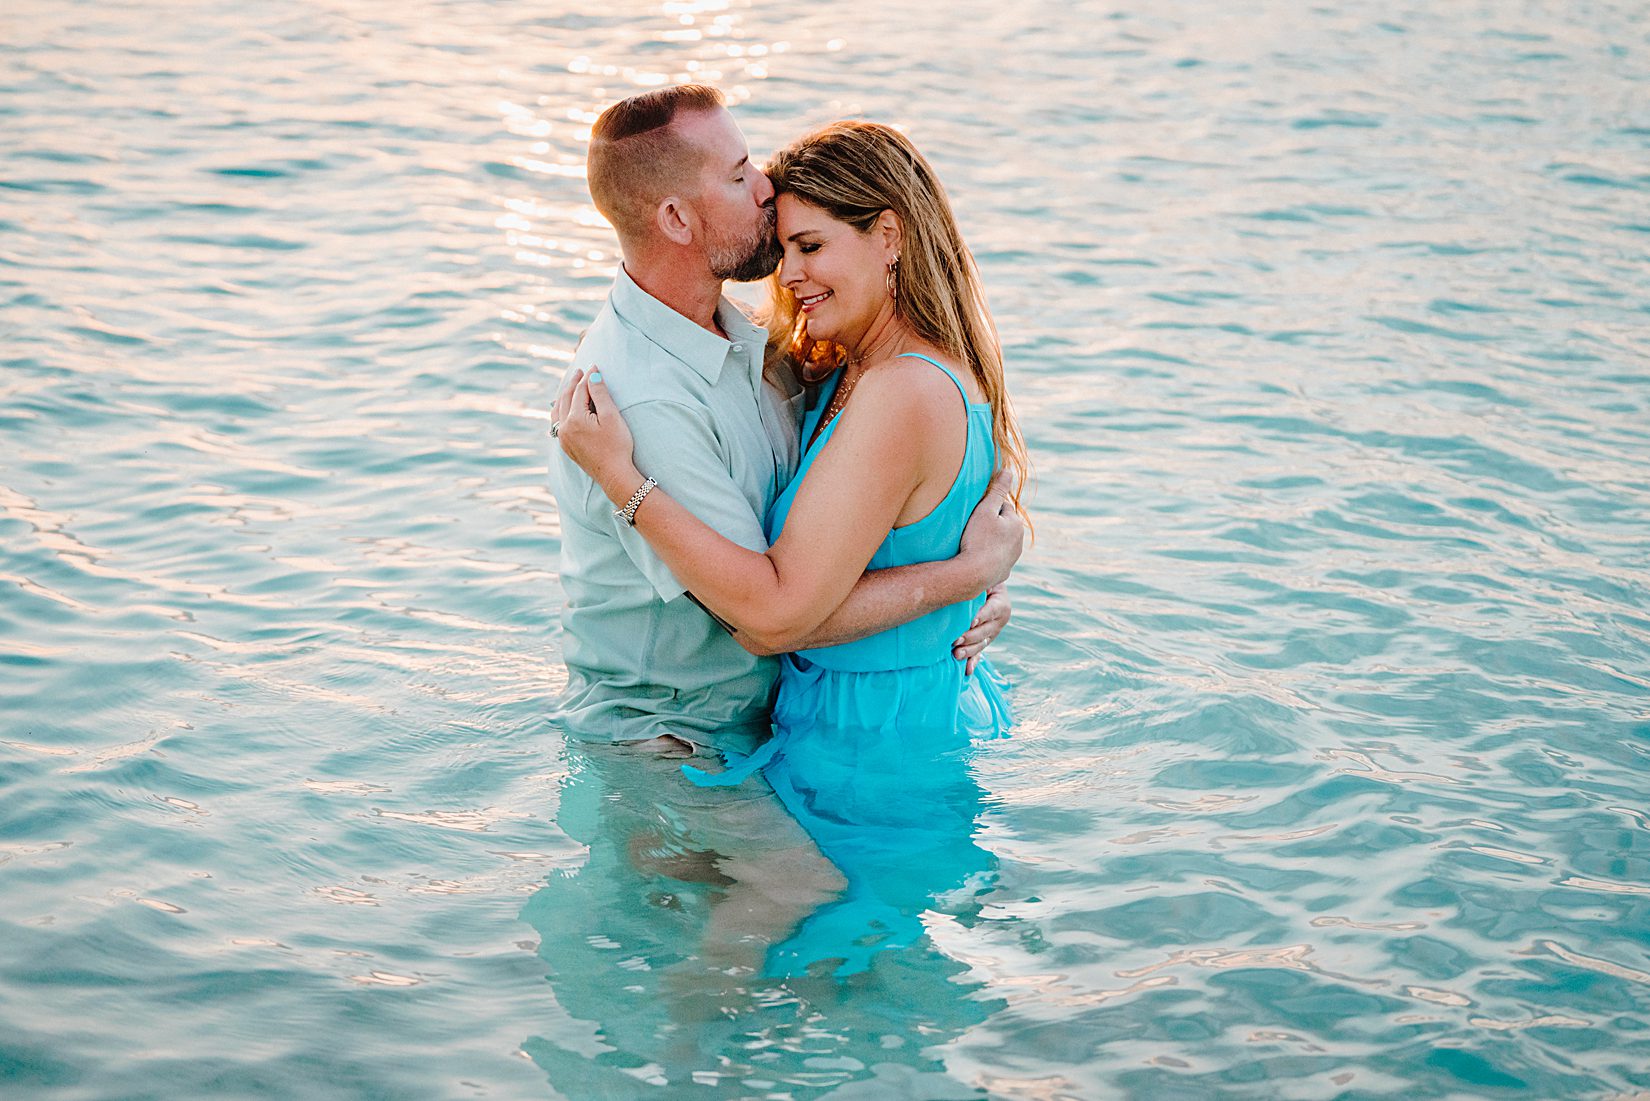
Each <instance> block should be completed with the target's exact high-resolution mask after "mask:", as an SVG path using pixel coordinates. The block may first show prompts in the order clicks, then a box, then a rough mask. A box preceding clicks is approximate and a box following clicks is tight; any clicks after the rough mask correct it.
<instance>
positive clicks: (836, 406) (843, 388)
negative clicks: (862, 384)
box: [808, 327, 900, 444]
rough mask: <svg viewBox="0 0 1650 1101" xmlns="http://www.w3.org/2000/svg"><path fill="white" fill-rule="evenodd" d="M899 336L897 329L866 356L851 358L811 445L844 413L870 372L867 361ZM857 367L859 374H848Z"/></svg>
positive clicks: (820, 417)
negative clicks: (865, 376) (866, 365)
mask: <svg viewBox="0 0 1650 1101" xmlns="http://www.w3.org/2000/svg"><path fill="white" fill-rule="evenodd" d="M899 336H900V332H899V329H898V328H897V327H896V328H895V329H894V331H893V332H891V333H889V334H888V336H887V337H886V338H884V339H883V341H882V342H881V343H880V344H878V345H877V346H876V347H874V348H869V349H867V350H866V351H865V354H864V355H859V356H850V357H849V359H848V362H847V363H846V364H844V365H843V367H842V372H843V375H842V381H841V382H839V383H837V387H836V393H834V394H832V395H831V400H830V402H829V403H827V404H826V406H825V412H823V413H821V414H820V415H819V423H818V424H816V425H815V426H814V434H813V440H809V441H808V442H809V443H810V444H812V443H813V441H814V440H817V439H819V434H820V433H821V432H823V431H825V426H826V425H828V424H830V423H831V421H832V420H833V419H834V418H835V417H836V415H837V414H838V413H840V412H842V410H843V409H844V408H845V407H846V406H847V404H848V397H849V395H850V394H852V393H853V392H854V387H855V386H857V385H859V380H860V379H861V378H862V377H863V376H864V374H865V372H866V371H868V370H870V368H869V367H865V366H864V364H865V362H866V360H868V359H870V358H871V357H872V356H875V355H878V354H880V353H881V352H882V350H883V349H884V348H886V347H888V346H889V345H890V344H892V343H893V342H894V341H895V340H896V339H897V338H898V337H899ZM856 367H858V368H860V370H859V372H858V373H857V374H852V375H850V374H849V373H848V372H850V371H852V370H854V368H856Z"/></svg>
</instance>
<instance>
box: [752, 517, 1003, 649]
mask: <svg viewBox="0 0 1650 1101" xmlns="http://www.w3.org/2000/svg"><path fill="white" fill-rule="evenodd" d="M1024 537H1025V524H1024V523H1023V522H1022V521H1021V519H1020V516H1019V514H1018V513H1017V512H1015V511H1014V506H1013V504H1012V503H1011V502H1010V501H1009V500H1008V498H1007V497H1006V496H1005V495H1004V493H1003V491H1002V489H1001V488H1000V487H999V486H997V485H993V486H992V488H991V489H990V490H989V491H988V492H987V493H986V495H985V498H984V499H983V500H982V501H981V502H980V503H979V505H977V506H976V507H975V509H974V514H973V515H972V516H970V517H969V519H968V526H967V527H966V528H965V529H964V531H963V535H962V543H961V546H960V548H959V549H958V551H957V556H956V557H955V558H947V559H944V560H943V561H939V562H918V563H915V564H913V565H909V566H893V567H891V568H889V569H885V570H868V571H866V573H865V574H864V575H863V576H861V577H860V579H859V581H858V582H857V583H855V585H854V588H853V590H852V591H851V592H850V593H849V594H848V597H847V599H846V600H844V601H843V602H842V604H841V605H839V606H838V607H837V609H836V611H834V612H832V613H831V614H830V615H829V616H828V617H826V619H825V622H823V623H821V624H820V625H819V626H818V627H816V628H815V629H814V630H812V631H810V632H809V633H808V634H806V635H803V636H796V637H788V636H787V637H779V636H774V637H760V638H759V637H755V636H752V635H750V634H748V633H746V632H736V633H735V634H734V636H733V637H734V638H735V639H736V640H738V642H739V644H740V645H741V646H743V647H744V648H745V649H747V650H749V651H750V652H751V653H753V654H783V653H787V652H789V651H792V650H806V649H812V648H814V647H819V646H835V645H838V644H840V643H844V642H854V641H856V640H858V639H862V638H866V637H868V636H870V635H874V634H878V633H880V632H882V631H886V630H888V629H890V628H892V627H897V626H899V625H900V624H901V623H909V622H910V621H911V620H913V619H916V618H918V617H919V616H924V615H927V614H928V613H929V612H933V611H937V610H938V609H940V608H944V607H948V606H949V605H952V604H958V603H961V602H962V601H965V600H972V599H973V598H974V597H976V596H979V595H980V594H981V593H982V592H985V591H986V590H988V589H994V588H997V587H999V586H1000V585H1001V584H1002V582H1003V581H1004V580H1006V579H1007V577H1008V574H1009V571H1010V570H1012V569H1013V568H1014V563H1015V562H1017V561H1018V560H1019V558H1020V549H1021V544H1022V541H1023V539H1024ZM992 601H994V602H992V603H990V607H989V609H982V610H981V614H980V616H978V617H976V619H975V625H974V626H973V627H971V628H970V629H969V632H968V634H967V635H965V636H964V639H966V640H967V641H966V642H965V643H963V645H961V646H959V647H958V650H959V652H958V654H957V656H958V657H959V658H960V659H963V660H967V661H968V662H969V663H970V669H972V665H973V661H974V660H975V659H976V658H977V657H978V656H979V651H980V650H981V649H983V648H984V646H985V644H986V643H988V642H990V640H991V639H992V638H995V637H996V635H997V633H998V632H999V631H1001V630H1002V628H1003V626H1004V625H1005V624H1006V623H1007V622H1008V613H1009V608H1008V598H1007V597H1006V596H1002V595H1001V594H1000V593H999V594H998V595H997V596H996V597H994V598H992ZM982 633H985V634H986V637H984V638H981V637H980V634H982ZM959 642H963V640H959ZM969 651H971V652H969Z"/></svg>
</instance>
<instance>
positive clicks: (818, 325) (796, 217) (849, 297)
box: [778, 195, 894, 348]
mask: <svg viewBox="0 0 1650 1101" xmlns="http://www.w3.org/2000/svg"><path fill="white" fill-rule="evenodd" d="M778 206H779V240H780V243H781V244H782V245H783V246H784V248H785V257H784V259H783V260H781V261H780V264H779V281H780V283H781V284H782V285H783V286H784V287H786V289H788V290H789V291H790V292H791V293H792V294H794V295H796V300H797V304H798V306H799V307H800V308H801V311H802V316H803V317H805V318H806V319H807V324H808V335H809V336H810V337H811V338H813V339H814V340H829V341H832V342H834V343H837V344H841V345H843V346H844V347H849V348H851V347H853V346H854V345H856V344H857V343H858V342H859V340H860V338H861V337H863V336H864V335H865V332H866V330H868V329H869V328H870V327H871V323H872V322H873V321H875V320H876V318H877V316H878V314H879V313H880V312H881V311H882V310H884V309H888V308H891V307H892V300H891V299H890V298H889V296H888V276H887V270H888V263H889V261H891V260H892V259H893V258H894V253H893V250H892V249H891V248H890V246H889V245H888V243H887V241H886V234H884V233H883V232H882V231H881V229H880V227H878V226H872V227H871V230H870V232H868V233H861V232H859V230H857V229H855V228H854V227H853V226H851V225H849V224H848V223H847V222H839V221H837V219H835V218H833V217H831V215H829V214H827V213H826V212H825V211H824V210H822V209H820V208H819V207H817V206H814V205H813V204H811V203H808V202H805V201H803V200H802V199H798V198H797V197H796V196H795V195H781V196H779V203H778Z"/></svg>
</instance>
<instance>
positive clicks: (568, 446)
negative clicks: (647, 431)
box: [550, 367, 642, 505]
mask: <svg viewBox="0 0 1650 1101" xmlns="http://www.w3.org/2000/svg"><path fill="white" fill-rule="evenodd" d="M550 425H551V428H552V429H553V430H554V432H553V434H554V435H555V437H556V439H557V441H558V442H559V443H560V444H561V449H562V450H563V451H564V452H566V453H567V457H568V458H569V459H572V460H573V461H574V462H575V463H578V464H579V467H580V468H581V469H582V470H583V471H584V472H585V473H586V474H588V475H590V477H591V478H592V479H593V480H594V481H595V483H596V484H597V485H599V486H601V487H602V492H603V493H606V494H607V497H608V500H610V501H612V502H613V503H614V504H615V505H623V504H624V503H625V502H626V501H628V500H629V499H630V495H631V493H633V492H635V489H636V486H637V485H638V484H640V482H641V481H642V475H641V473H640V472H639V471H637V469H636V464H635V463H634V462H633V461H632V457H631V456H632V453H633V451H634V448H635V441H634V440H632V438H631V436H630V426H629V425H627V424H625V422H624V417H623V416H621V415H620V414H619V410H618V407H617V406H615V405H614V404H613V397H612V395H611V394H609V393H608V392H607V384H606V383H604V382H602V372H601V368H600V367H596V368H592V369H591V371H590V373H589V374H588V375H586V374H585V373H584V372H583V371H582V370H581V371H575V372H574V373H573V377H572V379H571V380H570V384H569V385H565V386H563V387H562V391H561V393H560V394H558V395H557V396H556V408H555V412H554V413H553V414H552V415H551V419H550Z"/></svg>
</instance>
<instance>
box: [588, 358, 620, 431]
mask: <svg viewBox="0 0 1650 1101" xmlns="http://www.w3.org/2000/svg"><path fill="white" fill-rule="evenodd" d="M585 384H586V389H587V390H588V392H589V394H590V408H591V409H593V410H595V413H596V419H597V420H601V419H602V417H603V416H605V415H606V414H608V413H612V412H615V409H614V405H613V395H612V394H609V393H608V392H607V383H605V382H603V381H602V372H601V368H599V367H598V368H595V369H594V370H592V371H591V372H590V377H589V378H588V379H586V380H585Z"/></svg>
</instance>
